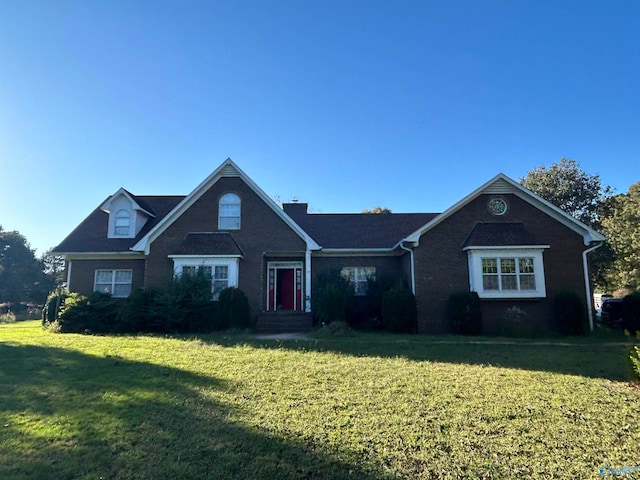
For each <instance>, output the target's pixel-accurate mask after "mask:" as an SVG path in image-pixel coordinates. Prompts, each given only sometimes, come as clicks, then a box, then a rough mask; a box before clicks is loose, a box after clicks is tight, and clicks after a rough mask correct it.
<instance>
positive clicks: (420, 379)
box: [0, 322, 640, 480]
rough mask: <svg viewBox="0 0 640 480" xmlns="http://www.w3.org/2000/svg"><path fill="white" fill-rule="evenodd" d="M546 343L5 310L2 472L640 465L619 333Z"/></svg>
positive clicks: (247, 474)
mask: <svg viewBox="0 0 640 480" xmlns="http://www.w3.org/2000/svg"><path fill="white" fill-rule="evenodd" d="M620 340H621V341H623V340H624V339H623V338H621V339H620ZM541 343H544V342H541V341H540V340H531V341H516V342H510V341H506V342H502V343H496V339H490V338H477V339H466V338H461V337H420V336H405V335H389V334H376V335H373V334H366V335H365V334H358V335H353V336H348V337H340V338H322V339H316V340H302V341H301V340H299V341H293V340H292V341H283V342H278V341H273V340H271V341H268V340H255V339H253V338H252V337H249V336H224V335H211V336H205V337H200V338H199V339H198V338H186V337H185V338H162V337H153V336H122V337H116V336H113V337H109V336H103V337H100V336H83V335H72V334H65V335H62V334H52V333H48V332H45V331H43V330H41V329H40V326H39V323H38V322H19V323H15V324H8V325H0V478H7V479H9V478H10V479H14V480H23V479H56V480H64V479H74V480H75V479H94V480H98V479H104V480H107V479H198V480H200V479H207V478H233V479H334V478H335V479H338V478H344V479H348V478H361V479H370V480H374V479H398V478H407V479H414V478H425V479H440V478H442V479H444V478H447V479H449V478H450V479H453V478H468V479H480V478H484V479H489V478H495V479H516V478H518V479H519V478H538V479H543V478H544V479H550V478H558V479H565V478H580V479H587V478H594V479H595V478H602V477H601V475H600V473H599V469H600V468H601V467H604V466H609V467H613V468H621V467H623V466H636V465H640V449H639V446H640V392H639V391H638V389H636V388H635V387H634V386H632V385H630V384H629V383H628V379H629V370H628V366H627V363H626V358H625V357H626V356H627V352H628V350H629V347H628V346H626V345H610V344H604V343H599V342H597V341H593V340H589V339H588V340H585V341H581V340H571V341H569V342H566V343H565V342H563V341H562V339H560V340H559V341H554V343H553V344H552V345H544V344H541ZM634 473H635V472H634Z"/></svg>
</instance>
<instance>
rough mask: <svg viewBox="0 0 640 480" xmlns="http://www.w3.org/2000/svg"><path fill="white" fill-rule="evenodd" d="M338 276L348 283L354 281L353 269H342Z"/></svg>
mask: <svg viewBox="0 0 640 480" xmlns="http://www.w3.org/2000/svg"><path fill="white" fill-rule="evenodd" d="M340 276H341V277H342V278H344V279H345V280H347V281H349V282H354V281H355V269H354V268H353V267H343V268H342V270H340Z"/></svg>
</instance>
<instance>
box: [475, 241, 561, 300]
mask: <svg viewBox="0 0 640 480" xmlns="http://www.w3.org/2000/svg"><path fill="white" fill-rule="evenodd" d="M546 248H549V246H548V245H536V246H532V247H500V248H496V247H467V248H465V251H466V252H467V256H468V262H469V287H470V289H471V291H472V292H477V293H478V296H479V297H480V298H545V297H546V296H547V289H546V282H545V274H544V261H543V258H542V254H543V252H544V250H545V249H546ZM489 258H490V259H496V260H497V265H498V274H497V275H498V278H499V280H498V290H495V289H487V290H485V289H484V284H483V272H482V260H483V259H489ZM506 258H508V259H515V261H516V270H518V261H519V259H525V258H531V259H533V275H534V279H535V289H534V290H506V289H505V290H503V289H502V288H501V281H500V277H502V276H504V275H505V274H501V273H500V262H501V259H506ZM516 276H519V274H516ZM517 285H518V288H519V280H517Z"/></svg>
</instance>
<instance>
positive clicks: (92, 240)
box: [53, 195, 184, 253]
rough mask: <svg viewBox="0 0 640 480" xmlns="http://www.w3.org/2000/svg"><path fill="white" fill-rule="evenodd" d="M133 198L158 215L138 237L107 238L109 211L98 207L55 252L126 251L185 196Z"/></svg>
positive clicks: (150, 220) (151, 219)
mask: <svg viewBox="0 0 640 480" xmlns="http://www.w3.org/2000/svg"><path fill="white" fill-rule="evenodd" d="M134 198H135V200H136V201H137V202H138V203H139V205H140V206H141V207H142V206H143V204H144V205H145V207H148V208H149V209H150V211H151V212H152V213H154V214H155V215H156V216H155V218H150V219H149V221H148V222H147V223H146V225H145V226H144V228H143V229H142V230H141V231H140V232H139V233H138V235H136V237H135V238H107V229H108V227H109V214H108V213H106V212H103V211H102V210H100V207H98V208H96V209H95V210H94V211H93V212H91V213H90V214H89V216H88V217H87V218H85V219H84V220H83V221H82V223H80V225H78V226H77V227H76V229H75V230H74V231H73V232H71V233H70V234H69V235H68V236H67V238H65V239H64V240H63V241H62V242H61V243H60V245H58V246H57V247H55V248H54V249H53V251H54V252H56V253H85V252H127V251H129V249H130V248H131V247H133V246H134V245H135V244H136V242H137V241H138V240H140V239H141V238H142V237H143V236H145V235H146V234H147V233H148V232H149V230H151V229H152V228H153V227H154V226H155V225H156V224H157V223H158V222H159V221H160V220H162V218H164V217H165V216H166V215H167V214H168V213H169V212H170V211H171V210H173V208H174V207H175V206H176V205H177V204H178V203H179V202H180V201H182V199H183V198H184V196H183V195H174V196H135V197H134ZM103 203H104V202H103ZM101 205H102V204H101ZM145 207H143V208H145Z"/></svg>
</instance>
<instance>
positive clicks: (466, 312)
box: [445, 292, 482, 335]
mask: <svg viewBox="0 0 640 480" xmlns="http://www.w3.org/2000/svg"><path fill="white" fill-rule="evenodd" d="M445 315H446V318H447V320H448V321H449V323H450V325H451V328H452V329H453V331H454V332H456V333H459V334H462V335H478V334H480V333H481V332H482V308H481V303H480V297H479V296H478V293H477V292H457V293H454V294H452V295H451V296H450V297H449V298H448V300H447V306H446V310H445Z"/></svg>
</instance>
